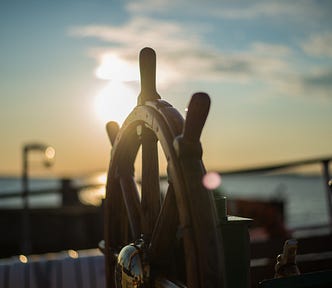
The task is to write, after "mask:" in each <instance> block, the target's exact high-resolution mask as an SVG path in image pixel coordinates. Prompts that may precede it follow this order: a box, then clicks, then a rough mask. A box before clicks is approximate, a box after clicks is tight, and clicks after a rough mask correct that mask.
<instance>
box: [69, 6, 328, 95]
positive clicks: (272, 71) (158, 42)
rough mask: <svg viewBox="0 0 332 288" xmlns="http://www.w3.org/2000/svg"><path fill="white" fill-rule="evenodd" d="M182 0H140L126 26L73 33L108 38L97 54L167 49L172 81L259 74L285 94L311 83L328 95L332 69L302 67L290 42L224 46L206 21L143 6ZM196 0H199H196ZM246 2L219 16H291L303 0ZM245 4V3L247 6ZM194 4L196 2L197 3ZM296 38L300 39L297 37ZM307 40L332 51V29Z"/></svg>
mask: <svg viewBox="0 0 332 288" xmlns="http://www.w3.org/2000/svg"><path fill="white" fill-rule="evenodd" d="M212 2H213V3H215V2H214V1H207V4H206V7H205V8H204V9H209V7H210V8H211V7H212V6H211V5H212ZM179 3H180V4H181V3H184V1H180V2H177V3H175V2H174V1H169V2H166V1H152V2H150V0H145V1H142V2H134V3H131V4H128V6H127V8H128V10H129V11H132V13H133V15H132V17H131V18H129V21H128V22H125V23H124V24H122V25H120V26H113V25H109V26H108V25H103V26H102V25H86V26H77V27H72V28H71V29H70V34H71V35H74V36H76V37H89V38H95V39H96V40H98V41H101V42H105V43H107V44H108V48H105V45H104V44H105V43H104V44H103V45H102V46H103V48H100V47H98V46H96V47H93V48H92V49H91V51H92V52H91V54H92V55H93V56H94V57H96V58H98V57H99V56H100V54H101V53H106V52H108V53H114V54H116V55H118V56H120V57H122V58H124V59H126V60H127V61H131V62H133V63H137V52H138V51H139V50H140V49H141V48H142V47H145V46H150V47H153V48H154V49H156V50H157V52H158V54H159V55H162V57H159V58H158V63H159V64H160V67H162V70H158V74H159V75H160V74H162V76H161V77H162V78H163V79H166V80H165V81H167V82H168V84H171V83H175V82H177V83H184V82H186V81H208V82H209V81H210V82H222V81H228V82H233V83H244V82H249V81H257V80H258V81H261V82H262V83H265V84H266V85H270V86H271V90H273V87H274V89H275V90H280V91H281V92H282V93H284V94H285V95H289V94H292V95H299V94H303V91H306V89H308V88H310V91H312V93H314V94H315V93H316V92H317V93H316V95H324V96H326V95H327V94H328V93H326V92H325V91H327V89H329V88H330V85H329V79H330V77H331V74H330V73H329V72H328V71H326V69H325V70H324V71H320V73H317V69H316V67H314V66H312V67H311V66H308V67H307V69H306V71H305V73H303V72H301V69H300V68H299V67H297V63H296V62H295V61H292V56H293V55H294V54H293V53H295V52H294V51H293V50H292V48H291V46H288V45H287V44H286V43H283V44H271V43H268V42H264V40H262V41H254V42H251V43H250V42H249V43H248V44H247V47H246V49H241V50H237V51H225V50H223V49H222V48H221V47H217V46H212V45H209V44H207V43H209V42H208V41H206V39H207V33H208V32H210V31H207V30H204V29H205V28H206V27H204V26H203V27H200V30H199V33H198V31H197V28H196V27H195V26H192V25H188V23H186V22H181V21H180V20H170V19H167V20H165V19H164V18H160V19H156V18H154V17H152V16H151V17H150V16H147V15H145V16H142V14H146V13H147V12H146V11H149V9H146V10H143V9H142V8H143V7H150V9H156V10H158V11H159V12H163V13H164V12H165V11H166V10H169V9H171V7H172V5H175V4H177V5H180V4H179ZM193 3H198V2H196V1H194V2H193ZM232 3H233V2H232ZM234 3H235V4H236V3H241V5H244V4H243V3H244V2H243V1H235V2H234ZM245 3H247V4H246V5H247V6H246V9H240V6H239V7H238V8H234V7H228V8H227V7H226V6H225V5H226V4H225V3H224V2H223V3H222V4H223V5H224V6H225V7H226V8H227V9H223V10H222V11H221V10H220V11H221V12H220V11H219V12H220V13H221V14H220V15H219V16H220V17H226V18H234V17H237V18H243V19H244V18H246V19H249V18H255V17H258V16H259V15H263V14H264V15H265V16H269V15H271V17H272V14H273V17H275V13H276V14H278V15H281V14H283V15H288V16H289V15H290V14H292V13H296V11H299V9H298V8H299V7H298V6H299V5H300V2H298V1H295V2H265V1H263V2H262V1H255V2H250V3H253V4H248V2H247V1H246V2H245ZM301 3H302V2H301ZM187 4H188V3H187ZM141 5H142V6H141ZM193 5H194V4H193ZM201 5H202V4H201ZM209 5H210V6H209ZM311 5H312V3H311V1H304V2H303V6H304V7H305V8H303V7H302V8H301V9H302V10H301V11H302V13H304V12H305V13H309V12H308V11H307V9H309V8H308V7H311ZM241 7H242V8H243V6H241ZM178 9H179V8H178ZM191 9H194V8H193V7H191ZM195 9H197V7H196V8H195ZM234 9H235V10H236V11H235V10H234ZM133 11H135V13H136V12H140V11H141V12H142V13H138V15H139V16H137V15H136V14H134V12H133ZM241 11H242V12H241ZM315 11H316V12H315ZM317 11H319V9H318V8H315V9H313V10H312V11H311V13H319V12H317ZM210 12H211V13H219V12H218V11H217V9H210ZM241 13H242V14H241ZM161 19H164V20H161ZM191 24H192V23H191ZM296 41H298V39H297V40H296ZM296 41H295V40H294V42H296ZM97 43H98V42H97ZM301 45H302V49H303V50H304V51H305V52H306V53H308V54H309V55H315V56H317V55H325V56H331V55H332V52H331V49H330V47H331V45H332V35H331V34H324V35H317V34H316V36H314V37H311V38H309V39H308V40H306V41H303V40H302V44H301ZM290 80H291V81H290ZM290 82H291V83H290ZM307 91H308V90H307Z"/></svg>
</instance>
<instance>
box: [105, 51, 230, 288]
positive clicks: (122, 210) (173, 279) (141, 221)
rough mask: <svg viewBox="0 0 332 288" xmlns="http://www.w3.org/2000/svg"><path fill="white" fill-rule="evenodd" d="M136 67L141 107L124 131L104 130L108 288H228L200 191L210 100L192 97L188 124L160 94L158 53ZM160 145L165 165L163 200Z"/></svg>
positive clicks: (211, 214) (211, 208)
mask: <svg viewBox="0 0 332 288" xmlns="http://www.w3.org/2000/svg"><path fill="white" fill-rule="evenodd" d="M139 61H140V71H141V93H140V95H139V97H138V105H137V106H136V107H135V108H134V110H133V111H132V112H131V113H130V114H129V116H128V117H127V119H126V120H125V122H124V124H123V125H122V127H121V128H119V126H118V125H117V124H116V123H115V122H110V123H108V124H107V131H108V135H109V138H110V140H111V143H112V146H113V147H112V151H111V160H110V166H109V170H108V180H107V187H106V201H105V231H104V232H105V250H104V252H105V259H106V260H105V261H106V282H107V287H190V288H194V287H195V288H196V287H200V288H203V287H205V288H206V287H214V288H215V287H224V281H225V279H224V272H223V271H224V267H223V249H222V240H221V235H220V230H219V226H218V225H219V224H218V223H219V222H218V217H217V212H216V208H215V204H214V199H213V194H212V193H211V191H209V190H207V189H206V188H205V187H204V185H203V184H202V178H203V176H204V174H205V168H204V165H203V163H202V148H201V144H200V135H201V132H202V129H203V126H204V124H205V120H206V117H207V115H208V111H209V107H210V98H209V96H208V95H207V94H205V93H196V94H194V95H193V97H192V99H191V102H190V104H189V107H188V111H187V115H186V120H184V119H183V117H182V116H181V115H180V114H179V112H178V111H177V110H176V109H174V108H173V107H172V106H171V105H170V104H168V103H167V102H166V101H163V100H161V99H160V96H159V94H158V93H157V91H156V86H155V69H156V55H155V52H154V50H152V49H151V48H144V49H142V50H141V52H140V56H139ZM120 96H121V95H119V97H120ZM158 143H159V144H158ZM158 146H159V147H161V150H162V152H163V154H164V155H165V159H166V161H167V189H166V190H167V192H166V193H165V194H163V193H161V189H160V177H161V175H160V174H159V168H158V167H159V159H158V158H159V157H158ZM159 149H160V148H159ZM139 150H140V151H141V153H139V152H138V151H139ZM138 157H141V179H140V180H139V181H137V180H136V178H135V171H134V164H135V161H137V158H138ZM135 285H136V286H135Z"/></svg>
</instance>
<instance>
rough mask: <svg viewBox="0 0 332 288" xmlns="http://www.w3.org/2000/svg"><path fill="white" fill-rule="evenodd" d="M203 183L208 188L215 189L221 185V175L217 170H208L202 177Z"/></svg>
mask: <svg viewBox="0 0 332 288" xmlns="http://www.w3.org/2000/svg"><path fill="white" fill-rule="evenodd" d="M203 185H204V187H205V188H207V189H210V190H214V189H217V188H218V187H219V186H220V185H221V176H220V175H219V174H218V173H217V172H208V173H206V174H205V175H204V177H203Z"/></svg>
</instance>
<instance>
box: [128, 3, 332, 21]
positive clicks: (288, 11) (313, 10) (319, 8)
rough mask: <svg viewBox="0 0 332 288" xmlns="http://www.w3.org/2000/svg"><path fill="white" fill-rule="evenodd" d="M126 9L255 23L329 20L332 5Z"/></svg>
mask: <svg viewBox="0 0 332 288" xmlns="http://www.w3.org/2000/svg"><path fill="white" fill-rule="evenodd" d="M126 9H127V10H128V11H129V12H130V13H135V14H137V13H139V14H141V15H150V16H152V15H153V14H156V13H157V14H165V15H169V13H172V14H177V13H178V12H177V11H181V13H182V14H183V15H191V16H194V15H196V16H202V15H204V14H205V15H209V17H216V18H222V19H228V20H253V19H257V18H261V17H266V18H269V19H280V17H283V18H285V17H287V19H289V20H296V21H301V22H303V21H308V20H310V18H307V17H308V16H311V18H317V17H323V16H326V17H329V12H328V11H330V10H329V9H331V3H330V2H329V1H320V2H319V5H318V4H317V3H316V2H315V1H311V0H293V1H288V0H284V1H282V0H280V1H268V0H252V1H247V0H234V1H227V0H219V1H215V0H206V1H198V0H191V1H188V0H143V1H133V2H128V3H127V6H126ZM329 18H330V17H329Z"/></svg>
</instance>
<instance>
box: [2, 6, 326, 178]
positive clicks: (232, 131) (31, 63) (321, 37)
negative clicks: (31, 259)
mask: <svg viewBox="0 0 332 288" xmlns="http://www.w3.org/2000/svg"><path fill="white" fill-rule="evenodd" d="M331 13H332V2H331V1H305V0H302V1H212V0H211V1H204V2H203V1H189V0H180V1H171V0H168V1H165V0H158V1H152V0H145V1H102V0H100V1H37V0H34V1H2V2H0V36H1V42H0V51H1V53H0V97H1V102H0V131H1V139H2V143H1V147H0V159H1V161H0V173H1V174H11V173H19V172H20V165H21V162H20V161H21V160H20V157H21V154H20V149H21V146H22V144H23V143H27V142H29V141H37V140H38V141H42V142H46V143H49V144H51V145H53V146H54V147H55V148H56V150H57V161H56V164H55V166H54V167H53V170H52V171H53V172H52V173H55V174H56V175H80V174H82V173H88V172H93V171H98V170H104V169H106V167H107V163H108V157H109V148H110V147H109V144H108V140H107V137H106V133H105V128H104V126H105V122H106V121H107V120H118V121H121V119H122V120H123V117H124V116H123V115H126V114H128V113H129V112H130V111H131V109H132V108H133V106H134V105H135V102H136V96H137V94H138V93H139V85H138V82H137V79H138V76H137V72H138V62H137V57H138V53H139V51H140V49H141V48H143V47H145V46H151V47H153V48H154V49H155V50H156V52H157V77H158V82H157V87H158V91H159V93H160V94H161V96H162V98H164V99H166V100H167V101H169V102H170V103H171V104H172V105H173V106H175V107H176V108H177V109H178V110H179V111H180V112H181V113H182V114H183V115H185V113H184V111H185V107H186V105H187V104H188V102H189V99H190V96H191V95H192V94H193V93H194V92H196V91H205V92H207V93H209V94H210V96H211V99H212V108H211V112H210V115H209V118H208V120H207V123H206V127H205V129H204V132H203V137H202V142H203V147H204V161H205V164H206V166H207V168H208V169H217V170H220V169H221V170H222V169H226V168H235V167H243V166H250V165H259V164H265V163H273V162H280V161H285V160H297V159H301V158H311V157H317V156H325V155H332V146H331V143H332V126H331V123H332V95H331V88H332V49H331V47H332V17H331ZM119 95H121V96H120V97H119ZM105 97H106V98H107V99H108V100H107V99H106V98H105ZM107 101H111V103H112V104H109V103H108V102H107ZM108 106H112V107H110V109H106V108H107V107H108ZM118 112H121V113H122V116H121V115H118ZM34 169H35V170H38V169H40V170H42V168H40V167H36V168H34Z"/></svg>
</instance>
